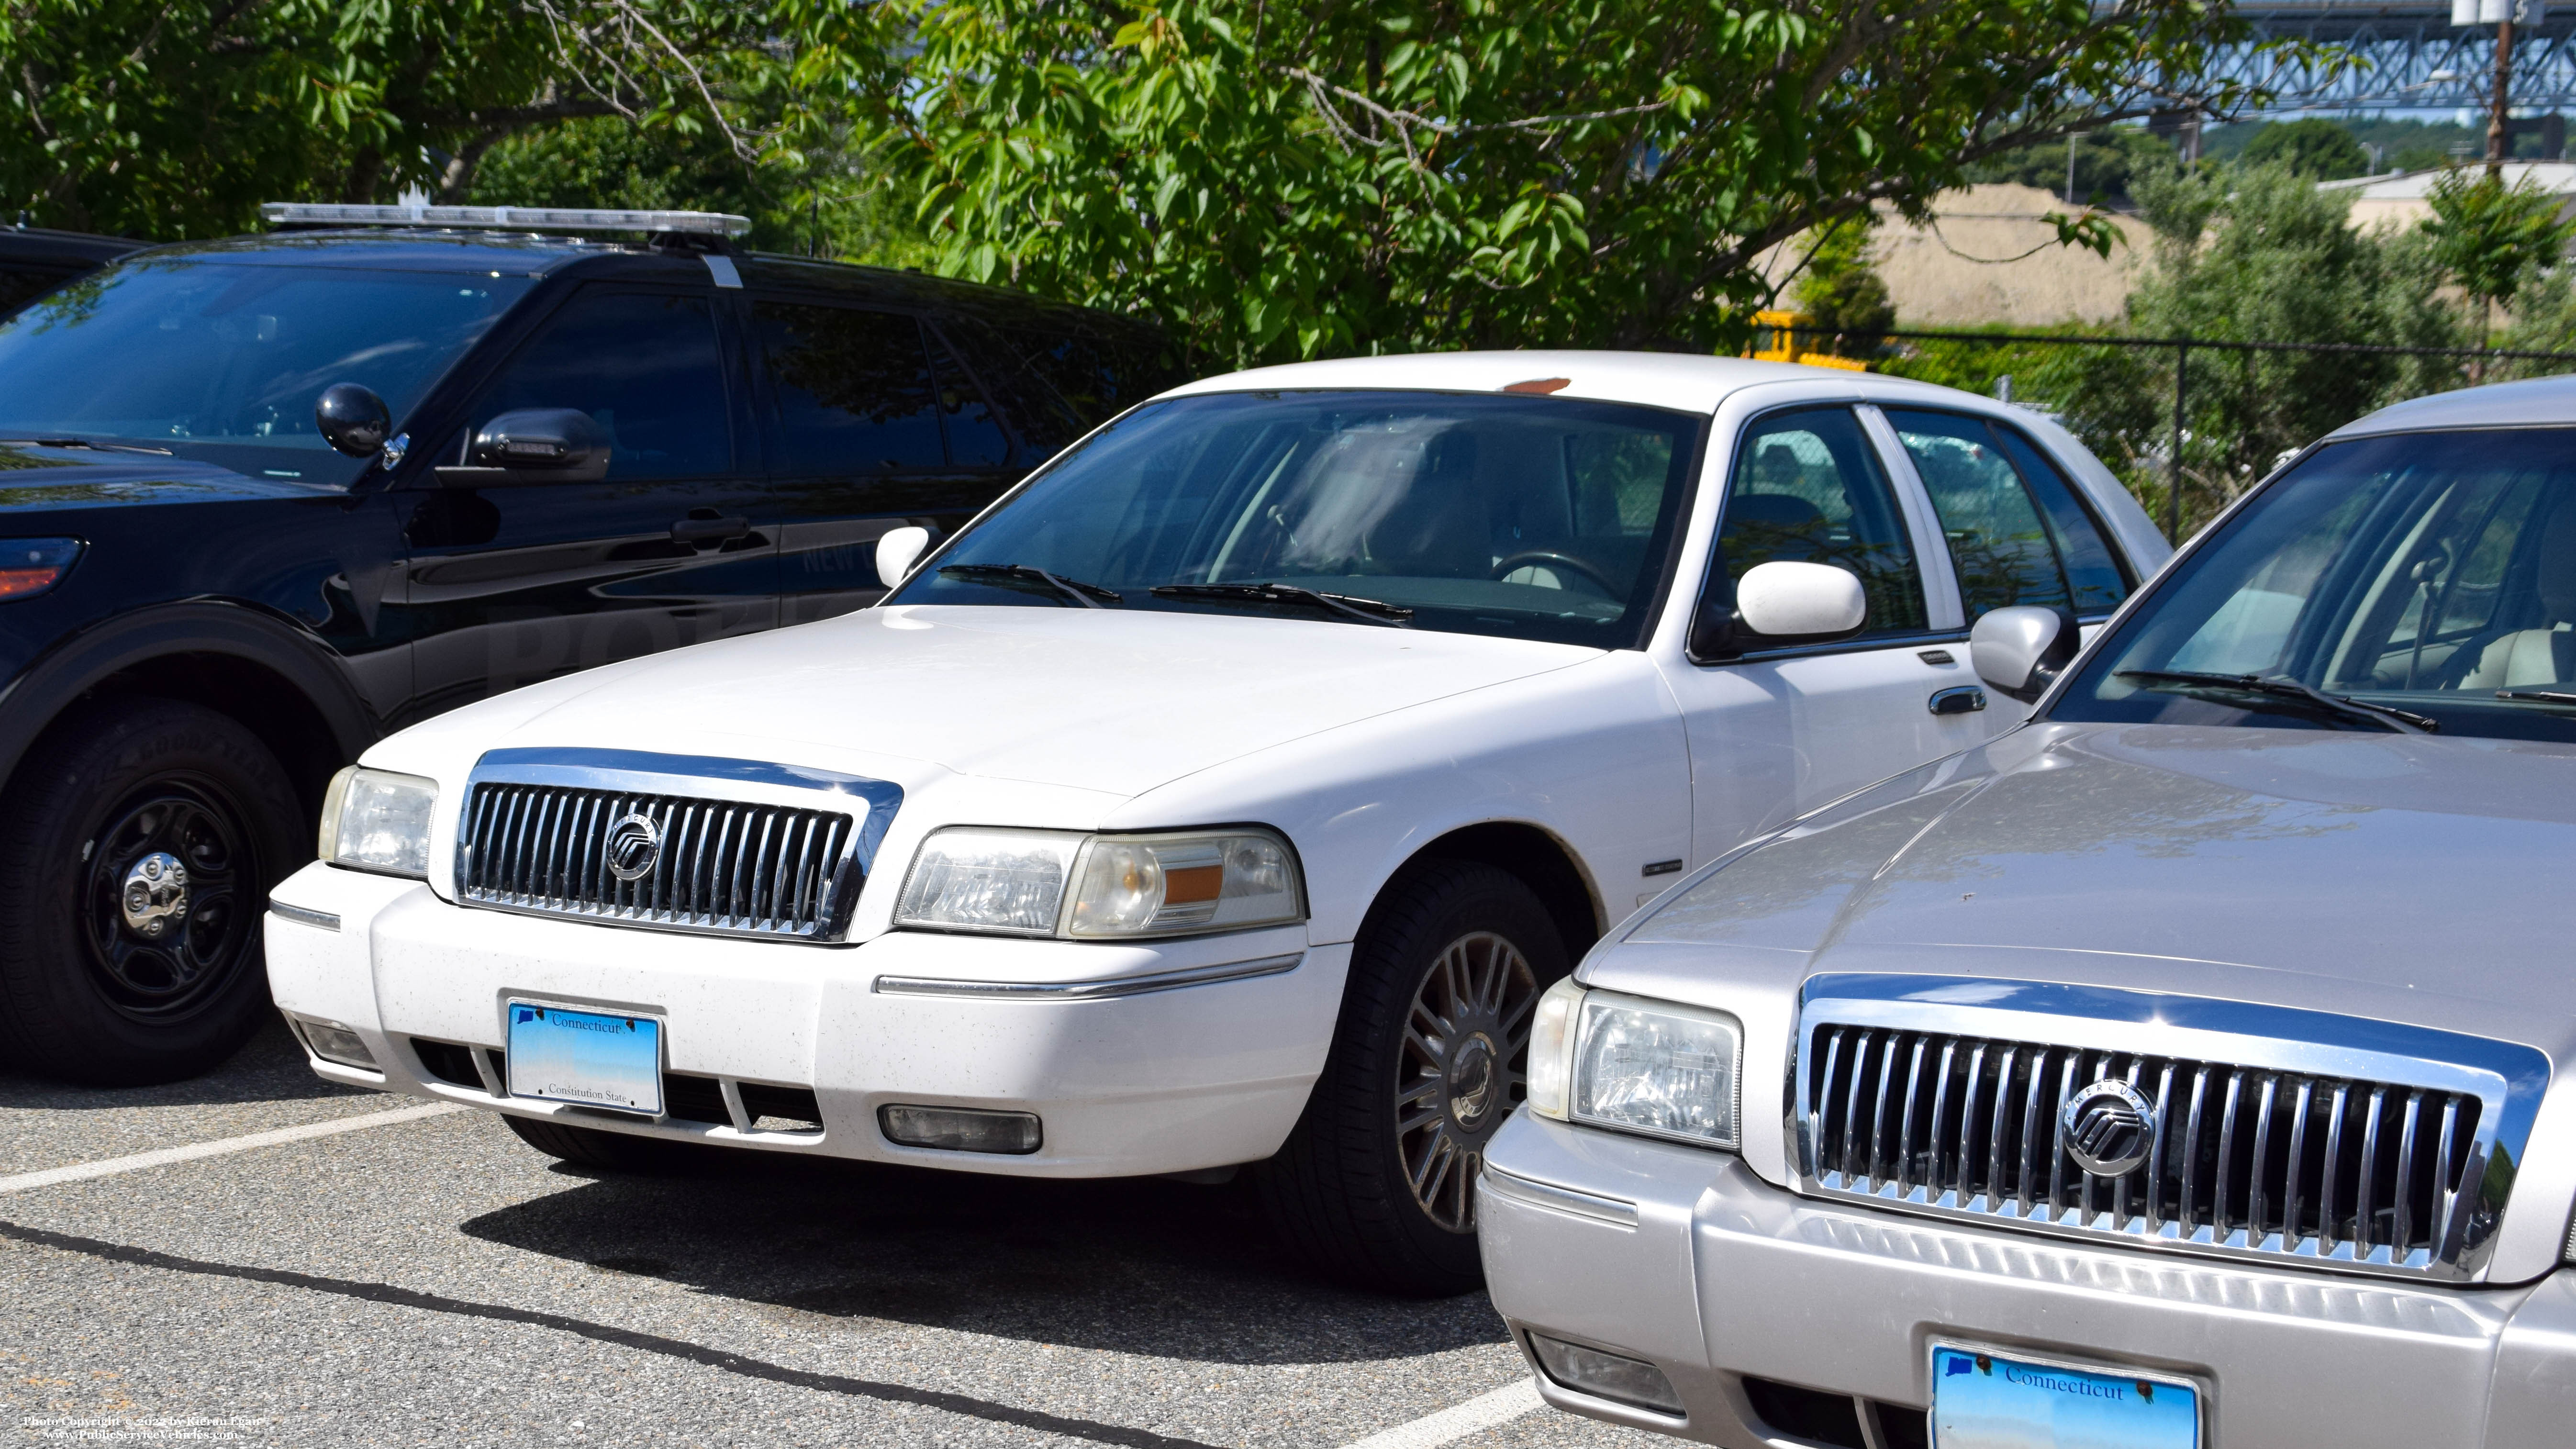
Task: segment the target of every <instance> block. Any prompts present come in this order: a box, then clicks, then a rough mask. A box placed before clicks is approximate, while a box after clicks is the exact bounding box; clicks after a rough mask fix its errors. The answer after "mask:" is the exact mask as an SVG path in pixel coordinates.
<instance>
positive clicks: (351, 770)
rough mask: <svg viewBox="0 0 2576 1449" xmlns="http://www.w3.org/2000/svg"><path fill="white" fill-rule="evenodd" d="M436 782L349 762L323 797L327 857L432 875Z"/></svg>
mask: <svg viewBox="0 0 2576 1449" xmlns="http://www.w3.org/2000/svg"><path fill="white" fill-rule="evenodd" d="M437 809H438V782H437V781H435V780H424V779H422V778H421V777H419V776H418V775H397V774H394V773H393V772H391V771H389V770H370V769H367V768H365V767H363V766H360V765H351V766H349V767H348V768H347V769H344V770H342V771H341V772H340V773H339V774H337V775H334V776H332V777H331V788H330V789H328V790H326V791H324V792H323V795H322V836H321V839H320V840H319V841H318V842H317V846H318V848H319V851H320V853H321V856H322V858H323V859H324V860H327V861H329V862H331V863H332V864H333V865H345V866H348V867H349V868H351V869H352V870H372V871H377V872H380V873H382V874H384V875H407V876H410V877H412V878H414V879H419V878H421V877H423V876H426V875H428V874H429V819H430V816H431V815H432V814H433V813H435V812H436V811H437Z"/></svg>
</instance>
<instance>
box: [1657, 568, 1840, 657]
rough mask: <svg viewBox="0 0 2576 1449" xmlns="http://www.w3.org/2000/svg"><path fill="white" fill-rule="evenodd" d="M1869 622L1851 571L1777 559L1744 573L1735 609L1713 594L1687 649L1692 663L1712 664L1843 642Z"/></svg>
mask: <svg viewBox="0 0 2576 1449" xmlns="http://www.w3.org/2000/svg"><path fill="white" fill-rule="evenodd" d="M1868 622H1869V595H1868V593H1867V592H1866V591H1865V590H1864V589H1862V587H1861V582H1860V579H1859V578H1858V577H1857V576H1855V575H1854V574H1852V572H1851V571H1850V570H1848V569H1840V568H1836V567H1834V566H1833V565H1831V564H1814V563H1796V562H1792V561H1790V560H1787V559H1775V560H1773V561H1772V562H1770V563H1762V564H1755V565H1754V566H1753V567H1751V568H1749V569H1746V570H1745V571H1744V577H1743V578H1740V579H1738V580H1736V581H1735V602H1734V604H1733V605H1732V606H1729V605H1728V604H1727V603H1725V602H1724V599H1723V595H1722V593H1721V592H1720V591H1718V590H1714V589H1713V590H1712V591H1711V593H1710V596H1709V597H1708V598H1706V599H1703V600H1702V601H1701V604H1700V607H1699V610H1698V612H1697V613H1696V614H1695V615H1694V616H1693V617H1692V619H1691V627H1690V635H1689V638H1688V640H1687V642H1686V645H1685V648H1686V650H1687V652H1688V653H1689V655H1690V658H1691V660H1692V662H1693V663H1697V664H1714V663H1718V662H1721V661H1723V660H1728V659H1734V658H1738V657H1740V656H1742V655H1744V654H1747V653H1750V652H1752V651H1753V650H1757V649H1778V648H1784V647H1789V646H1794V645H1799V644H1821V643H1825V642H1827V641H1829V640H1833V639H1840V638H1843V637H1844V636H1846V635H1850V634H1856V633H1858V632H1860V629H1861V626H1863V625H1864V624H1867V623H1868Z"/></svg>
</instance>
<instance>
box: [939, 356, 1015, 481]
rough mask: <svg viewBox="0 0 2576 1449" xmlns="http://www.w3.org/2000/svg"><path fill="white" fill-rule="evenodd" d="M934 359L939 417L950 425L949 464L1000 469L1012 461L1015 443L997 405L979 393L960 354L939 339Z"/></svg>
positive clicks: (958, 466) (960, 466) (962, 466)
mask: <svg viewBox="0 0 2576 1449" xmlns="http://www.w3.org/2000/svg"><path fill="white" fill-rule="evenodd" d="M930 352H931V356H932V357H933V358H934V359H935V360H936V361H937V362H938V364H939V415H940V419H941V421H943V422H945V423H946V424H947V425H948V462H949V465H950V466H952V467H957V468H999V467H1001V466H1002V465H1003V464H1004V463H1006V462H1009V461H1010V457H1011V440H1010V438H1009V437H1008V436H1006V435H1005V434H1004V433H1003V432H1002V423H1001V420H1000V419H998V418H996V417H994V416H993V405H992V404H991V403H988V402H986V401H985V400H984V394H983V393H982V392H981V391H979V390H977V388H976V386H975V379H973V378H972V377H969V376H968V375H967V373H966V369H965V368H964V367H963V366H961V365H959V363H958V361H957V354H956V353H954V352H951V351H949V350H948V347H947V344H945V343H943V342H941V341H940V340H939V339H938V338H937V337H936V336H933V337H932V338H931V339H930Z"/></svg>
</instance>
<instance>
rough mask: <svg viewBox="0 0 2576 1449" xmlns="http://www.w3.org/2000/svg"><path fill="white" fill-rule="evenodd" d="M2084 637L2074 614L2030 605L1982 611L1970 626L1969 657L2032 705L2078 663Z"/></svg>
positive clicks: (1988, 677)
mask: <svg viewBox="0 0 2576 1449" xmlns="http://www.w3.org/2000/svg"><path fill="white" fill-rule="evenodd" d="M2082 642H2083V631H2082V630H2081V629H2080V628H2078V627H2077V625H2076V622H2075V616H2074V615H2072V614H2070V613H2068V612H2066V611H2065V610H2064V609H2040V608H2034V607H2031V606H2030V605H2027V604H2024V605H2018V606H2016V607H2013V608H2009V609H1995V610H1991V611H1989V612H1987V613H1986V614H1984V615H1983V616H1981V617H1980V618H1979V619H1978V620H1977V623H1976V627H1974V628H1972V629H1970V630H1969V631H1968V659H1969V662H1971V663H1973V664H1974V665H1976V668H1977V677H1978V678H1980V679H1982V680H1984V681H1985V682H1986V683H1988V684H1991V685H1993V686H1994V687H1995V688H1996V689H1997V690H1998V691H2000V692H2002V693H2004V694H2008V695H2010V696H2012V697H2013V698H2014V699H2017V700H2020V701H2021V702H2022V703H2024V704H2031V703H2034V702H2036V701H2037V700H2038V698H2039V697H2040V695H2041V694H2042V693H2044V692H2046V690H2047V689H2048V686H2049V684H2050V682H2051V681H2053V680H2055V679H2056V678H2057V676H2058V674H2059V673H2060V672H2061V671H2062V670H2064V669H2065V668H2066V666H2067V665H2069V664H2071V663H2073V662H2074V660H2075V651H2076V649H2077V647H2078V646H2079V645H2080V644H2082Z"/></svg>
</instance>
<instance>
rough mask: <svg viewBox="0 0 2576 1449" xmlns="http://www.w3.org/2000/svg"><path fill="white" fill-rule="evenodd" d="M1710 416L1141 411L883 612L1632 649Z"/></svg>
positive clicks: (962, 542) (1285, 398) (953, 551)
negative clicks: (1084, 616)
mask: <svg viewBox="0 0 2576 1449" xmlns="http://www.w3.org/2000/svg"><path fill="white" fill-rule="evenodd" d="M1706 422H1707V420H1706V419H1705V418H1703V417H1699V416H1697V415H1693V414H1685V413H1676V412H1667V411H1664V410H1662V409H1658V408H1649V407H1639V406H1634V405H1628V404H1618V403H1601V402H1585V401H1576V400H1568V399H1561V398H1551V397H1537V396H1521V395H1514V396H1494V395H1490V394H1456V393H1428V392H1376V391H1372V392H1357V391H1288V392H1261V393H1222V394H1214V395H1209V396H1202V397H1190V398H1178V399H1174V400H1172V401H1169V402H1160V403H1152V404H1148V405H1147V406H1145V407H1142V408H1139V409H1137V410H1136V411H1135V412H1133V413H1130V414H1128V415H1127V416H1126V417H1124V418H1122V419H1120V420H1119V421H1118V422H1117V423H1116V424H1115V425H1113V426H1111V427H1109V428H1107V429H1104V430H1103V431H1102V432H1100V433H1099V434H1097V435H1095V436H1094V437H1093V438H1092V439H1091V440H1090V441H1089V442H1087V443H1085V444H1084V445H1083V446H1082V447H1081V448H1080V449H1078V450H1077V451H1075V452H1074V453H1072V454H1070V455H1068V456H1066V457H1064V458H1063V459H1060V460H1059V461H1058V462H1057V463H1056V464H1055V465H1054V466H1053V467H1051V468H1050V469H1048V470H1047V471H1046V472H1045V473H1044V474H1042V475H1041V476H1039V477H1038V478H1037V479H1035V480H1033V481H1032V482H1031V483H1030V484H1029V485H1028V486H1027V488H1026V489H1024V490H1023V491H1022V492H1021V493H1019V494H1018V495H1017V496H1015V497H1013V498H1012V499H1010V500H1009V501H1008V502H1006V503H1005V504H1004V505H1003V506H1002V507H1001V508H1000V509H999V510H997V511H996V512H995V513H994V514H993V515H992V516H990V517H988V518H986V519H985V520H983V521H982V522H980V523H978V524H977V525H976V526H975V527H974V528H973V529H971V530H970V531H968V532H967V533H966V534H964V535H963V536H961V537H960V538H959V539H958V540H957V541H956V544H955V545H954V546H953V547H951V548H949V549H947V550H946V551H944V552H942V553H940V554H938V555H937V556H935V557H934V558H932V559H931V560H930V561H929V563H928V565H927V566H926V567H925V568H923V569H922V570H921V572H919V573H918V574H916V575H915V576H914V578H913V580H912V581H911V582H910V583H908V584H906V585H905V586H904V587H903V588H902V589H901V590H900V591H899V592H898V593H896V594H895V595H894V596H893V598H892V600H891V602H894V603H898V604H984V605H1019V606H1038V607H1057V608H1069V609H1079V608H1094V607H1098V608H1125V609H1161V610H1176V611H1192V612H1224V613H1238V614H1240V613H1260V614H1266V615H1271V616H1275V617H1280V618H1298V619H1307V620H1314V621H1319V622H1329V623H1337V624H1346V625H1349V626H1351V627H1354V628H1360V627H1370V626H1379V627H1398V628H1418V629H1434V630H1443V631H1448V632H1453V633H1469V634H1494V635H1503V636H1507V637H1513V638H1524V639H1537V640H1547V641H1553V642H1559V643H1567V644H1585V645H1592V646H1594V647H1598V648H1604V649H1617V648H1631V647H1635V645H1636V643H1637V641H1638V639H1639V637H1640V635H1641V633H1642V632H1643V630H1644V627H1645V621H1646V620H1647V619H1648V618H1649V617H1651V615H1652V614H1653V611H1654V603H1655V601H1656V599H1657V598H1658V597H1660V595H1661V592H1662V583H1663V580H1664V577H1665V574H1666V571H1667V565H1668V562H1669V559H1670V555H1671V552H1672V538H1673V534H1674V532H1675V529H1676V527H1677V524H1678V520H1679V517H1680V513H1681V506H1682V500H1683V498H1684V497H1685V496H1686V495H1687V494H1688V492H1689V488H1690V481H1691V478H1692V476H1693V467H1694V464H1695V462H1696V460H1697V457H1698V453H1699V447H1700V441H1701V436H1702V433H1703V431H1704V429H1705V426H1706Z"/></svg>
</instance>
